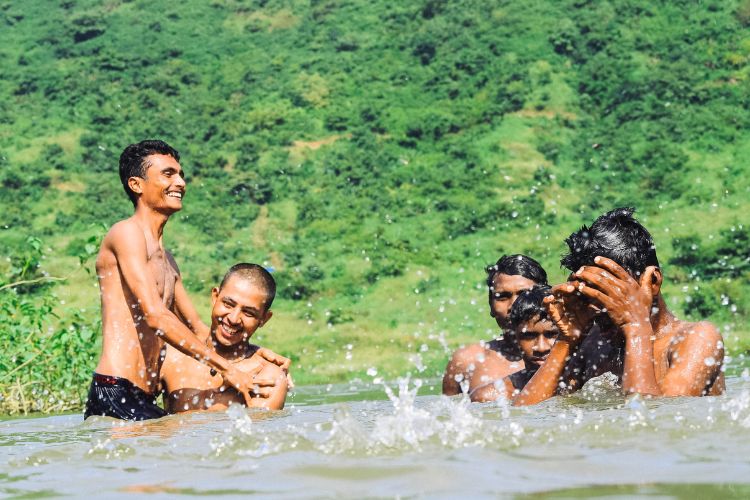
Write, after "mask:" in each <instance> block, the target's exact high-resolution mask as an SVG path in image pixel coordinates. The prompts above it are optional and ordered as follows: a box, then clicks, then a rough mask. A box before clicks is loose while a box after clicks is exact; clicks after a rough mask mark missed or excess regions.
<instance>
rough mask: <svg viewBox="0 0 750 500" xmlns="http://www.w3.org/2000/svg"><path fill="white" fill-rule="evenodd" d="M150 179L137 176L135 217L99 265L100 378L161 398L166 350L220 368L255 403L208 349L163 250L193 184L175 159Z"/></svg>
mask: <svg viewBox="0 0 750 500" xmlns="http://www.w3.org/2000/svg"><path fill="white" fill-rule="evenodd" d="M146 160H147V165H148V166H147V169H146V174H145V177H143V178H141V177H131V178H130V179H128V186H129V187H130V189H131V190H132V191H133V192H134V193H136V194H137V195H138V199H137V202H136V207H135V213H134V214H133V216H131V217H130V218H128V219H125V220H123V221H120V222H118V223H116V224H114V225H113V226H112V228H111V229H110V230H109V232H108V233H107V235H106V236H105V237H104V239H103V241H102V245H101V248H100V250H99V254H98V256H97V260H96V273H97V277H98V279H99V288H100V294H101V306H102V334H103V344H102V355H101V358H100V359H99V363H98V365H97V367H96V371H97V372H98V373H101V374H103V375H113V376H116V377H122V378H125V379H128V380H130V381H131V382H133V384H135V385H136V386H138V387H140V388H141V389H143V390H144V391H146V392H147V393H149V394H153V393H155V392H156V391H157V387H158V382H159V368H160V365H161V363H162V361H163V355H164V350H163V348H164V346H165V343H167V344H170V345H172V346H174V347H175V348H177V349H178V350H180V351H182V352H184V353H186V354H188V355H190V356H192V357H195V358H198V359H201V360H202V361H204V362H206V363H208V364H209V365H210V366H211V367H213V368H215V369H216V370H217V371H218V372H219V373H221V375H222V377H223V378H224V379H225V380H226V381H227V382H229V383H230V384H232V385H233V386H235V387H236V388H237V389H238V390H239V391H240V392H241V393H242V394H244V395H245V396H246V397H247V399H248V400H250V392H251V390H252V384H251V383H250V382H251V381H250V380H249V377H247V375H246V374H244V373H241V372H239V371H238V370H237V369H236V368H235V367H233V366H231V365H229V364H228V363H227V362H226V360H224V359H223V358H221V357H220V356H218V355H217V354H216V353H215V352H214V351H213V349H211V348H209V347H208V346H207V345H206V344H205V342H202V341H201V340H200V339H199V338H198V335H203V337H204V338H205V336H207V335H208V327H206V325H204V324H203V323H202V322H201V321H200V318H199V317H198V314H197V312H196V311H195V308H194V307H193V305H192V303H191V302H190V299H189V298H188V295H187V293H186V292H185V289H184V287H183V284H182V279H181V276H180V273H179V270H178V268H177V265H176V263H175V261H174V259H173V258H172V256H171V255H170V254H169V253H168V252H167V251H166V249H165V248H164V246H163V243H162V234H163V231H164V226H165V224H166V223H167V221H168V219H169V217H170V216H171V215H172V214H174V213H176V212H177V211H179V210H180V209H181V208H182V203H183V197H184V195H185V190H186V184H185V180H184V177H183V172H182V168H181V166H180V164H179V163H178V162H177V161H176V160H175V159H174V158H172V157H171V156H167V155H160V154H155V155H150V156H148V157H147V158H146Z"/></svg>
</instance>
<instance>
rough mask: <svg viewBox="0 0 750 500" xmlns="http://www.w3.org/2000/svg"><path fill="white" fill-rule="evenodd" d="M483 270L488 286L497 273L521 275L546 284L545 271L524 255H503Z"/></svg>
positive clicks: (490, 285) (537, 263) (491, 283)
mask: <svg viewBox="0 0 750 500" xmlns="http://www.w3.org/2000/svg"><path fill="white" fill-rule="evenodd" d="M485 271H487V286H488V287H490V288H492V285H493V281H494V279H495V275H497V274H507V275H508V276H523V277H524V278H526V279H530V280H531V281H533V282H535V283H539V284H542V285H546V284H547V273H546V272H545V270H544V268H543V267H542V265H541V264H539V262H537V261H535V260H534V259H532V258H531V257H527V256H526V255H521V254H514V255H503V256H502V257H500V258H499V259H498V261H497V262H495V264H494V265H492V266H487V267H486V268H485ZM490 295H492V290H490Z"/></svg>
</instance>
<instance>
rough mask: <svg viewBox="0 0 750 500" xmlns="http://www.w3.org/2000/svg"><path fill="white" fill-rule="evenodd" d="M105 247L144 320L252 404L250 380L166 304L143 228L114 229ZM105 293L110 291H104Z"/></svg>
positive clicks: (125, 225) (120, 225) (129, 225)
mask: <svg viewBox="0 0 750 500" xmlns="http://www.w3.org/2000/svg"><path fill="white" fill-rule="evenodd" d="M104 244H106V245H108V246H109V248H110V250H111V251H112V253H113V254H114V256H115V258H116V259H117V264H118V268H119V271H120V274H121V275H122V277H123V281H124V284H125V285H126V286H127V287H128V289H129V290H130V291H131V293H132V294H133V295H134V296H135V299H136V300H137V302H138V305H139V306H140V309H141V311H143V318H142V320H143V321H144V322H145V323H146V324H147V325H148V326H149V327H150V328H151V329H152V330H154V331H155V332H156V334H157V335H160V336H162V337H163V338H164V340H165V341H166V342H167V343H168V344H169V345H171V346H173V347H174V348H175V349H177V350H178V351H180V352H182V353H184V354H186V355H188V356H191V357H193V358H195V359H197V360H199V361H201V362H203V363H206V364H208V365H210V366H212V367H213V368H215V369H216V370H218V371H219V372H221V374H222V377H224V379H225V380H226V381H227V382H228V383H229V384H231V385H232V386H233V387H235V388H236V389H237V390H238V391H239V392H240V393H241V394H243V396H245V398H246V400H248V401H249V400H250V395H249V391H250V389H251V385H249V384H248V383H247V382H248V381H247V380H246V379H247V377H246V376H245V375H243V374H242V373H241V372H239V371H238V370H237V369H236V368H235V367H233V366H231V365H230V364H229V363H228V362H227V361H226V360H225V359H224V358H222V357H220V356H219V355H218V354H216V353H215V352H214V351H213V349H210V348H209V347H208V346H207V345H206V344H205V343H203V342H201V341H200V339H199V338H198V337H197V336H195V335H194V334H193V333H192V332H191V331H190V330H189V329H188V328H187V327H186V326H185V325H184V324H183V323H182V322H181V321H180V320H179V318H177V316H176V315H175V314H174V313H172V311H170V310H169V309H168V308H167V307H166V306H165V305H164V303H163V302H162V300H161V297H160V296H159V292H158V290H157V289H156V286H155V283H154V280H153V278H152V277H151V276H149V274H148V271H147V269H148V258H147V253H146V240H145V237H144V236H143V232H142V231H141V230H140V228H138V227H137V226H136V225H134V224H124V223H120V224H118V225H116V226H115V227H113V228H112V231H111V232H110V234H109V235H108V237H107V238H105V242H104ZM183 291H184V290H183ZM102 293H107V291H106V290H102Z"/></svg>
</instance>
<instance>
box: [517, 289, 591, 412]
mask: <svg viewBox="0 0 750 500" xmlns="http://www.w3.org/2000/svg"><path fill="white" fill-rule="evenodd" d="M575 292H576V287H575V286H574V285H573V284H571V283H563V284H561V285H557V286H554V287H552V290H551V293H552V295H550V296H548V297H545V298H544V304H545V305H546V306H547V310H548V311H549V315H550V318H551V319H552V321H553V322H554V323H555V325H556V326H557V328H558V330H559V331H560V333H559V334H558V337H557V340H555V344H554V345H553V346H552V349H551V350H550V353H549V355H548V356H547V359H546V360H545V361H544V364H542V366H540V367H539V369H538V370H537V372H536V373H535V374H534V376H533V377H531V380H529V382H528V383H527V384H526V385H525V386H524V388H523V389H521V392H520V393H519V394H518V395H517V396H516V397H515V398H513V405H514V406H528V405H533V404H537V403H541V402H542V401H545V400H547V399H549V398H551V397H552V396H554V395H556V394H557V390H558V388H559V387H560V382H561V381H562V377H563V371H564V368H565V365H566V364H567V362H568V360H569V359H570V357H571V355H572V353H573V351H574V350H575V348H576V347H577V346H578V345H579V344H580V342H581V340H582V339H583V330H584V328H585V326H584V325H586V324H587V322H588V321H589V316H588V314H587V312H586V311H585V310H584V309H583V308H584V307H585V306H583V305H582V304H581V303H580V302H579V300H578V298H577V296H576V295H575Z"/></svg>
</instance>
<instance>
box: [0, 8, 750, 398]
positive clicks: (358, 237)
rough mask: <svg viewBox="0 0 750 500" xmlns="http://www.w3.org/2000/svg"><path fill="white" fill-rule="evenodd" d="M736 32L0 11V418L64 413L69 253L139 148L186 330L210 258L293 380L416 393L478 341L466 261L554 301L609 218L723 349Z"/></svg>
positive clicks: (738, 211) (488, 18) (624, 15)
mask: <svg viewBox="0 0 750 500" xmlns="http://www.w3.org/2000/svg"><path fill="white" fill-rule="evenodd" d="M748 13H750V2H747V1H742V2H732V1H724V0H721V1H720V0H705V1H703V2H700V3H698V2H693V1H671V2H664V1H656V2H653V1H646V0H611V1H604V2H593V1H585V0H562V1H541V0H532V1H528V2H512V1H495V2H485V1H477V0H464V1H461V2H448V1H445V0H420V1H414V2H360V1H357V2H351V1H350V2H344V1H341V2H335V1H315V2H300V1H296V0H290V1H283V0H278V1H276V0H254V1H240V0H212V1H210V2H205V1H201V0H186V1H184V2H179V3H172V2H166V1H149V2H146V1H143V0H134V1H118V0H108V1H106V2H100V1H98V2H95V1H91V0H61V1H59V2H53V3H50V2H47V1H40V0H29V1H26V2H23V3H17V2H0V31H1V32H2V37H3V40H4V42H5V43H3V44H2V47H0V64H2V67H3V72H2V76H0V95H1V96H2V97H3V98H2V99H1V100H0V213H2V214H3V215H2V221H1V224H0V248H2V249H3V250H2V252H3V257H6V258H5V259H4V261H3V262H0V276H2V277H3V278H2V280H3V281H2V282H0V286H1V287H2V288H0V301H1V306H2V307H1V308H0V331H1V332H2V334H1V335H0V338H1V339H2V340H0V342H2V351H0V394H2V401H0V412H13V411H28V410H44V411H57V410H61V409H67V408H74V407H77V406H79V405H80V398H81V397H82V395H83V393H84V392H85V389H86V387H85V386H86V384H87V380H88V377H89V372H90V370H91V369H93V367H94V365H95V359H96V356H97V355H98V349H99V347H98V346H99V342H100V338H99V337H100V335H99V327H98V324H99V323H98V322H99V319H98V294H97V289H96V282H95V278H94V276H93V269H92V268H93V262H92V259H90V257H91V255H92V253H95V251H96V244H97V241H98V239H99V238H100V237H101V235H102V234H103V231H104V230H105V229H106V227H108V226H109V225H111V224H112V223H113V222H115V221H116V220H118V219H120V218H123V217H126V216H127V215H129V213H130V210H131V206H130V204H129V201H128V200H127V198H126V196H125V195H124V193H123V192H122V187H121V186H120V184H119V179H118V176H117V174H116V165H117V159H118V156H119V153H120V151H121V150H122V148H123V147H124V146H125V145H127V144H128V143H130V142H135V141H138V140H141V139H144V138H162V139H164V140H166V141H167V142H169V143H171V144H172V145H173V146H175V147H176V148H177V149H178V150H179V151H180V152H181V154H182V156H183V162H182V164H183V167H184V168H185V170H186V172H187V174H188V176H189V185H188V195H187V197H186V200H185V207H186V208H185V209H184V210H183V212H181V213H180V214H178V215H177V216H175V217H174V218H173V220H172V221H171V222H170V224H169V225H168V226H167V230H166V236H165V238H166V244H167V246H168V247H169V248H170V249H172V250H173V251H174V253H175V255H176V258H177V260H178V262H179V263H180V266H181V270H182V272H183V275H184V277H185V280H186V284H187V287H188V291H189V292H190V293H191V296H192V297H193V301H194V302H195V303H196V305H197V306H198V307H199V310H201V311H202V312H203V313H204V314H205V313H207V310H208V307H207V306H208V293H209V290H210V287H211V286H212V285H214V284H216V283H217V282H218V280H219V279H220V276H221V275H222V274H223V272H224V271H225V269H226V268H228V267H229V266H230V265H231V264H233V263H235V262H237V261H254V262H260V263H265V264H266V265H268V266H272V267H273V268H274V269H275V270H276V273H275V275H276V279H277V281H278V282H279V286H280V292H279V293H280V297H279V300H278V302H277V303H276V304H275V307H274V309H275V313H276V314H275V316H274V319H273V321H272V322H271V323H269V325H268V326H267V327H266V328H265V329H263V330H261V331H260V332H259V335H258V336H259V338H260V343H262V344H264V345H267V346H268V347H270V348H272V349H275V350H277V351H278V352H281V353H284V354H286V355H288V356H291V357H292V358H293V360H294V363H295V377H296V380H297V383H298V384H304V383H326V382H329V381H330V382H334V381H343V380H347V379H350V378H353V377H360V378H365V377H368V375H367V374H366V372H367V370H368V369H369V368H375V369H377V371H378V375H379V376H384V377H394V376H396V375H399V374H403V373H405V372H407V371H411V372H413V373H416V372H418V371H420V369H421V373H422V375H424V376H427V377H434V376H436V375H438V374H439V373H441V372H442V369H443V367H444V364H445V362H446V360H447V357H448V352H449V351H450V350H451V349H453V348H455V347H457V346H458V345H459V344H461V343H465V342H471V341H476V340H478V339H481V338H489V337H491V336H492V335H494V334H495V330H496V327H494V324H493V322H492V321H491V319H490V318H489V315H488V314H487V307H486V291H485V289H484V285H483V282H484V273H483V268H484V266H485V265H486V264H488V263H492V262H494V261H495V260H496V259H497V258H498V257H499V256H500V255H502V254H503V253H516V252H523V253H528V254H530V255H532V256H534V257H536V258H538V259H539V260H540V261H541V262H542V263H543V264H544V265H545V267H546V268H547V269H548V270H549V272H550V275H551V278H552V279H553V280H555V281H560V280H562V279H563V278H564V276H565V275H564V273H563V272H562V271H560V270H559V263H558V259H559V255H560V254H561V253H562V252H563V251H564V246H563V243H562V240H563V238H564V237H565V236H567V235H568V234H570V232H572V231H573V230H574V229H576V228H577V227H578V226H580V225H581V224H582V223H588V222H590V221H591V220H592V219H593V218H594V217H595V216H596V215H598V214H599V213H601V212H603V211H605V210H608V209H610V208H613V207H614V206H621V205H632V206H636V207H638V210H639V212H638V213H639V217H640V219H641V220H642V221H644V223H645V224H646V225H647V227H649V228H650V229H651V231H652V233H653V234H654V237H655V240H656V242H657V245H658V251H659V255H660V259H661V260H662V264H663V265H664V270H665V273H666V276H667V280H668V285H667V286H666V294H667V297H668V301H669V303H670V306H671V307H673V308H675V309H676V310H677V311H678V312H681V313H684V314H686V315H688V316H690V317H695V318H698V317H708V318H710V319H712V320H713V321H715V322H716V323H717V324H718V325H719V326H720V327H721V328H722V330H723V331H724V334H725V337H726V338H727V340H728V343H729V345H730V347H731V349H732V352H734V353H737V352H740V351H741V350H744V349H745V348H746V346H748V345H750V341H749V340H748V337H747V331H748V328H747V320H748V314H750V292H748V291H747V286H746V283H747V282H748V276H749V273H750V271H749V266H750V264H749V261H748V228H747V226H746V223H747V222H746V217H745V216H744V214H747V213H748V209H750V203H749V202H748V201H747V200H748V199H750V197H749V196H748V194H749V192H750V183H749V182H748V176H747V167H746V165H745V159H746V158H747V157H748V155H750V132H748V130H750V106H749V105H748V103H750V78H749V76H750V35H748V32H747V30H746V26H747V24H748V22H749V21H748V19H750V14H748ZM52 277H57V278H61V279H59V280H55V279H51V278H52ZM17 282H27V283H24V284H21V285H13V283H17ZM28 282H30V283H28ZM371 373H372V371H371Z"/></svg>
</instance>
